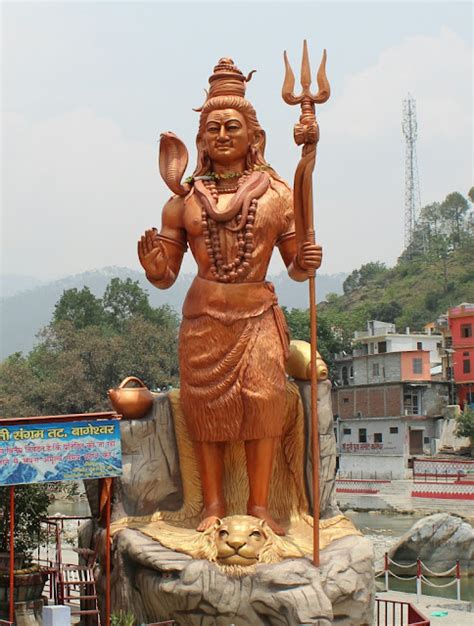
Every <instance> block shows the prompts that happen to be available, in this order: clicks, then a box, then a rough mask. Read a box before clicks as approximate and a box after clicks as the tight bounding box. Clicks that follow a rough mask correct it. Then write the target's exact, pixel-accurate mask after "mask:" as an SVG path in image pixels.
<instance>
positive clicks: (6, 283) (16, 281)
mask: <svg viewBox="0 0 474 626" xmlns="http://www.w3.org/2000/svg"><path fill="white" fill-rule="evenodd" d="M45 282H47V281H44V280H41V279H40V278H36V276H24V275H23V274H3V275H2V276H0V298H9V297H11V296H16V294H17V293H20V292H22V291H26V290H28V289H33V288H34V287H39V286H40V285H44V283H45Z"/></svg>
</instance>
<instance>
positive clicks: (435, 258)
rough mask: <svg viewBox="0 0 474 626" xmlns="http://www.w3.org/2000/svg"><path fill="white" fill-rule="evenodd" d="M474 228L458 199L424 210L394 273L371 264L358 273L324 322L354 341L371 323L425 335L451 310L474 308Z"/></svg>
mask: <svg viewBox="0 0 474 626" xmlns="http://www.w3.org/2000/svg"><path fill="white" fill-rule="evenodd" d="M471 193H472V190H471V192H470V194H469V195H471ZM473 223H474V222H473V213H472V210H471V208H470V206H469V203H468V201H467V200H466V199H465V198H464V197H463V196H462V195H461V194H458V193H453V194H450V195H449V196H447V198H446V199H445V200H444V201H443V202H442V203H440V204H438V203H434V204H433V205H429V206H428V207H424V208H423V209H422V211H421V215H420V219H419V221H418V223H417V227H416V230H415V235H414V238H413V243H412V244H411V245H410V246H409V247H408V248H407V249H406V250H405V251H404V252H403V254H402V255H401V257H400V258H399V259H398V262H397V264H396V265H395V267H393V268H387V267H386V266H385V265H384V264H383V263H368V264H366V265H363V266H362V267H361V268H359V269H358V270H354V271H353V272H352V273H351V274H350V275H349V276H348V278H347V279H346V280H345V281H344V285H343V288H344V294H343V295H341V296H337V295H334V294H330V295H329V296H328V297H327V298H326V301H325V302H324V303H322V304H320V306H319V310H320V314H321V316H322V317H324V318H326V319H328V320H330V321H331V324H332V326H333V327H337V328H339V329H341V330H342V331H343V333H344V335H345V336H346V337H349V336H350V335H351V334H352V332H353V331H354V330H362V329H364V328H365V326H366V321H367V320H369V319H379V320H381V321H385V322H394V323H395V324H396V325H397V327H398V329H399V330H403V329H404V328H405V327H406V326H409V327H410V328H411V329H412V330H421V329H422V327H423V326H424V325H425V324H427V323H428V322H430V321H433V320H434V319H436V317H438V316H439V315H440V314H441V313H445V312H446V310H447V309H448V308H449V307H451V306H455V305H457V304H459V303H461V302H473V301H474V228H473Z"/></svg>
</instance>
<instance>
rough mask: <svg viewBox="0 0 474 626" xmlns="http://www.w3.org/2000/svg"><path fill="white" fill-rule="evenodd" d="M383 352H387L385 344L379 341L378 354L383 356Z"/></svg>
mask: <svg viewBox="0 0 474 626" xmlns="http://www.w3.org/2000/svg"><path fill="white" fill-rule="evenodd" d="M384 352H387V342H386V341H379V354H383V353H384Z"/></svg>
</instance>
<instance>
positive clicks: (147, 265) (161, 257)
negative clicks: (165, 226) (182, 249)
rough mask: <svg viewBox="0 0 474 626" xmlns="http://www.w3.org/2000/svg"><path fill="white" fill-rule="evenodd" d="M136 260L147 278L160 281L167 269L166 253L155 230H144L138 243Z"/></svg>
mask: <svg viewBox="0 0 474 626" xmlns="http://www.w3.org/2000/svg"><path fill="white" fill-rule="evenodd" d="M138 258H139V260H140V263H141V265H142V267H143V269H144V270H145V272H146V275H147V278H149V279H150V280H161V279H162V278H163V277H164V275H165V274H166V270H167V269H168V253H167V252H166V249H165V247H164V245H163V244H162V242H161V241H160V240H159V239H158V232H157V230H156V228H151V229H150V230H146V231H145V234H144V235H142V236H141V238H140V241H139V242H138Z"/></svg>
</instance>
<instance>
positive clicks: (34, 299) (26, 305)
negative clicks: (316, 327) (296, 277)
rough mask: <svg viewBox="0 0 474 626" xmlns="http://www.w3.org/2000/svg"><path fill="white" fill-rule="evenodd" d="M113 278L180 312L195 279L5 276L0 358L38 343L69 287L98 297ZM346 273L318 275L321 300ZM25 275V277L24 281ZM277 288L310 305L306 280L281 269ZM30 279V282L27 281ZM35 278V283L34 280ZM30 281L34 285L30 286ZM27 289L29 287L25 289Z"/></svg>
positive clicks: (112, 272)
mask: <svg viewBox="0 0 474 626" xmlns="http://www.w3.org/2000/svg"><path fill="white" fill-rule="evenodd" d="M114 277H118V278H121V279H126V278H131V279H132V280H138V281H139V283H140V285H141V286H142V287H143V288H145V289H146V290H147V291H148V293H149V294H150V303H151V304H152V306H155V307H156V306H160V305H162V304H169V305H171V306H172V307H174V308H175V309H176V310H177V311H178V312H180V311H181V307H182V304H183V300H184V297H185V295H186V292H187V290H188V288H189V285H190V284H191V282H192V279H193V276H192V275H191V274H184V275H182V276H180V277H179V278H178V280H177V281H176V283H175V284H174V285H173V287H172V288H171V289H167V290H165V291H162V290H160V289H154V288H153V287H152V286H151V285H150V283H149V282H148V281H147V280H146V278H145V276H144V274H143V273H142V272H138V271H135V270H131V269H128V268H125V267H106V268H103V269H100V270H95V271H91V272H84V273H82V274H76V275H73V276H67V277H65V278H62V279H60V280H55V281H53V282H48V283H44V284H40V285H39V286H36V285H35V283H34V281H35V280H36V281H37V282H40V281H38V279H33V278H32V277H17V278H16V286H17V289H16V293H15V291H14V284H15V279H14V277H13V279H12V275H8V276H5V277H4V278H5V280H4V281H3V279H2V282H4V284H5V285H6V287H7V289H6V293H8V290H10V293H11V292H12V291H13V294H14V295H11V296H10V297H3V298H2V299H1V300H0V319H1V335H0V358H2V359H3V358H5V357H6V356H8V355H9V354H12V353H13V352H20V351H21V352H28V351H29V350H31V348H32V347H33V345H34V343H35V335H36V334H37V333H38V331H39V330H41V328H43V327H44V326H46V325H47V324H48V323H49V322H50V320H51V317H52V314H53V310H54V305H55V304H56V302H57V301H58V300H59V298H60V297H61V295H62V293H63V291H65V290H66V289H72V288H74V287H76V288H77V289H82V287H84V286H87V287H89V289H90V290H91V291H92V293H94V294H95V295H96V296H102V295H103V293H104V290H105V288H106V286H107V284H108V283H109V282H110V280H111V279H112V278H114ZM346 277H347V274H343V273H341V274H330V275H325V274H321V275H319V276H318V281H317V284H318V292H317V293H318V300H319V301H321V300H324V298H325V297H326V295H327V294H328V293H329V292H335V293H338V294H340V293H342V283H343V281H344V279H345V278H346ZM22 278H24V279H25V280H24V281H22ZM269 278H270V280H272V281H273V283H274V284H275V287H276V291H277V294H278V297H279V300H280V304H282V305H284V306H287V307H289V308H292V307H294V308H307V307H308V286H307V283H295V282H294V281H292V280H291V279H290V278H289V277H288V275H287V274H285V273H284V272H282V273H281V274H279V275H277V276H272V277H269ZM28 281H30V283H29V282H28ZM31 281H33V282H31ZM28 284H31V287H32V288H29V289H28V287H27V285H28ZM25 289H27V290H26V291H25Z"/></svg>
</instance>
